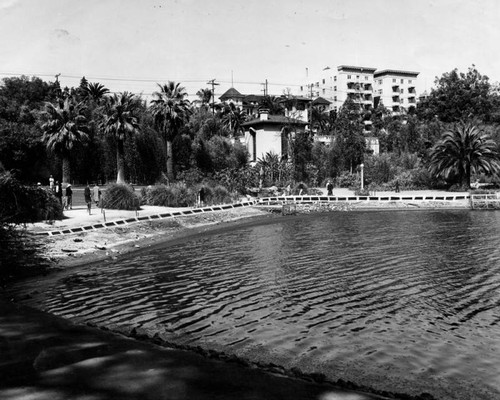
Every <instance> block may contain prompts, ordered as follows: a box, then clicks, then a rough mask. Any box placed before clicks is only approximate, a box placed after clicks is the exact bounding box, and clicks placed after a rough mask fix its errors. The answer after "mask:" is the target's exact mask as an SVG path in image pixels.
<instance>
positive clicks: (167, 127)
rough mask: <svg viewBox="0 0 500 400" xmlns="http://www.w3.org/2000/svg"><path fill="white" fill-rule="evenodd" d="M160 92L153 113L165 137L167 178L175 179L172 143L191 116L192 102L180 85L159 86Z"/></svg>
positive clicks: (171, 82)
mask: <svg viewBox="0 0 500 400" xmlns="http://www.w3.org/2000/svg"><path fill="white" fill-rule="evenodd" d="M158 86H159V88H160V90H159V91H158V92H155V93H153V97H154V98H153V100H151V112H152V114H153V117H154V120H155V124H156V126H157V129H158V130H159V131H160V132H161V134H162V135H163V139H164V141H165V145H166V149H167V165H166V167H167V177H168V179H170V180H173V179H174V170H173V165H174V163H173V152H172V142H173V140H174V138H175V137H176V136H177V134H178V132H179V128H180V127H181V126H182V124H184V122H185V121H186V120H187V117H188V116H189V115H190V114H191V109H190V102H189V100H187V99H186V96H187V93H186V90H185V88H184V87H182V86H180V83H175V82H173V81H169V82H168V83H167V84H165V85H160V84H158Z"/></svg>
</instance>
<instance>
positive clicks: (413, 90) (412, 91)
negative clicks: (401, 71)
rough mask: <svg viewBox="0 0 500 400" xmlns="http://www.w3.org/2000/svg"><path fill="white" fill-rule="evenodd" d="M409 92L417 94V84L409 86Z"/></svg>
mask: <svg viewBox="0 0 500 400" xmlns="http://www.w3.org/2000/svg"><path fill="white" fill-rule="evenodd" d="M408 93H410V94H416V93H417V92H416V90H415V86H410V87H409V88H408Z"/></svg>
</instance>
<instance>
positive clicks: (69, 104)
mask: <svg viewBox="0 0 500 400" xmlns="http://www.w3.org/2000/svg"><path fill="white" fill-rule="evenodd" d="M42 118H43V119H44V120H46V122H45V123H44V124H43V125H42V126H41V128H42V131H43V137H42V140H43V142H44V143H45V145H46V146H47V149H49V150H50V151H53V152H54V153H56V154H58V155H60V156H61V158H62V182H63V183H65V184H66V183H70V182H71V162H70V155H71V152H72V150H73V149H74V147H75V146H76V145H78V144H80V143H82V142H83V141H84V140H86V139H87V130H88V126H87V119H86V118H85V116H84V115H83V108H82V107H81V105H80V104H75V102H74V101H73V100H72V98H70V97H68V98H66V99H65V100H64V101H63V100H60V101H59V102H58V103H57V104H55V105H54V104H52V103H46V104H45V112H44V114H43V116H42Z"/></svg>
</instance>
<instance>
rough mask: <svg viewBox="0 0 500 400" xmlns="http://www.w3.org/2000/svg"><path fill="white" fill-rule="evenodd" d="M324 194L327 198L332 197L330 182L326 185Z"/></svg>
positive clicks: (331, 184)
mask: <svg viewBox="0 0 500 400" xmlns="http://www.w3.org/2000/svg"><path fill="white" fill-rule="evenodd" d="M326 194H327V195H328V196H333V183H332V181H330V180H329V181H328V183H327V184H326Z"/></svg>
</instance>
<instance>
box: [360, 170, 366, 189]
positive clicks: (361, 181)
mask: <svg viewBox="0 0 500 400" xmlns="http://www.w3.org/2000/svg"><path fill="white" fill-rule="evenodd" d="M359 167H360V168H361V190H363V187H364V186H363V168H364V167H365V165H364V164H361V165H360V166H359Z"/></svg>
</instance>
